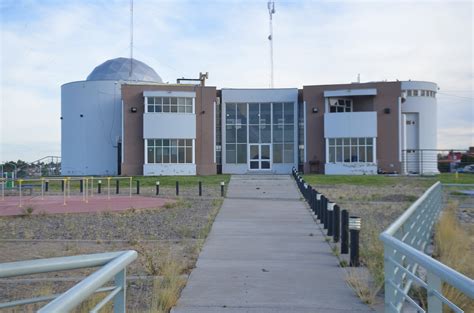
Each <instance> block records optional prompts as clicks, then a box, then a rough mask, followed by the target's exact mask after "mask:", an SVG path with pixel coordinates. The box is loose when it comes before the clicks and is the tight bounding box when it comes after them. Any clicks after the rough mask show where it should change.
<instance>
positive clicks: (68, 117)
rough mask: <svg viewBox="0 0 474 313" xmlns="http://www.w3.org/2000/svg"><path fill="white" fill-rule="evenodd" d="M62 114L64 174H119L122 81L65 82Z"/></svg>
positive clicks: (62, 87) (62, 94) (62, 92)
mask: <svg viewBox="0 0 474 313" xmlns="http://www.w3.org/2000/svg"><path fill="white" fill-rule="evenodd" d="M81 114H82V115H83V117H80V115H81ZM61 116H62V118H63V119H62V121H61V157H62V164H61V174H62V175H116V174H117V147H116V146H117V139H118V138H119V137H120V136H121V120H122V114H121V84H120V82H115V81H80V82H73V83H68V84H65V85H62V86H61Z"/></svg>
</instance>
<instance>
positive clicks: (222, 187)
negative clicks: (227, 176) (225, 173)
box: [221, 182, 225, 197]
mask: <svg viewBox="0 0 474 313" xmlns="http://www.w3.org/2000/svg"><path fill="white" fill-rule="evenodd" d="M224 186H225V182H221V197H223V196H224Z"/></svg>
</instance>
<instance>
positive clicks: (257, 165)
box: [249, 143, 272, 170]
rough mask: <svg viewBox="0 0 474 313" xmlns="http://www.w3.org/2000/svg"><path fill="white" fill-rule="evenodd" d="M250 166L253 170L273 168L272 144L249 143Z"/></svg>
mask: <svg viewBox="0 0 474 313" xmlns="http://www.w3.org/2000/svg"><path fill="white" fill-rule="evenodd" d="M249 148H250V149H249V160H250V163H249V168H250V169H251V170H270V169H271V150H272V149H271V144H266V143H259V144H249Z"/></svg>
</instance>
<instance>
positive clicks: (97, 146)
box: [61, 58, 162, 176]
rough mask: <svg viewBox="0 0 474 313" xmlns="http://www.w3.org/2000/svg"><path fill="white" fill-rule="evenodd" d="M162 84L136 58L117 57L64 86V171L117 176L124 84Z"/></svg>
mask: <svg viewBox="0 0 474 313" xmlns="http://www.w3.org/2000/svg"><path fill="white" fill-rule="evenodd" d="M127 81H140V82H154V83H162V80H161V78H160V76H158V74H156V72H155V71H154V70H153V69H152V68H151V67H149V66H148V65H146V64H144V63H142V62H140V61H137V60H135V59H132V60H130V59H127V58H117V59H112V60H109V61H106V62H104V63H103V64H101V65H99V66H97V67H96V68H95V69H94V70H93V71H92V72H91V74H90V75H89V76H88V77H87V80H85V81H78V82H71V83H67V84H64V85H62V86H61V157H62V158H61V159H62V163H61V174H62V175H71V176H73V175H117V174H118V167H119V166H120V164H119V163H118V160H119V159H120V157H119V156H120V153H121V151H120V144H121V133H122V100H121V98H122V97H121V85H122V83H124V82H127Z"/></svg>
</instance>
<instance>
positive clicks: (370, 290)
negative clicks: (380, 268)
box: [346, 269, 383, 304]
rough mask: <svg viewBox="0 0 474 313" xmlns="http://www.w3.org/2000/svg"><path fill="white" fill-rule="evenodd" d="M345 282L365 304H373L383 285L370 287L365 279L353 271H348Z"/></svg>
mask: <svg viewBox="0 0 474 313" xmlns="http://www.w3.org/2000/svg"><path fill="white" fill-rule="evenodd" d="M346 282H347V284H348V285H349V287H351V288H352V289H353V290H354V292H355V293H356V295H357V296H358V297H359V299H361V300H362V302H364V303H366V304H374V303H375V297H376V296H377V294H378V292H379V291H380V289H381V288H382V286H383V284H380V285H375V286H371V284H370V283H369V281H368V279H367V278H366V277H362V275H361V274H359V273H358V272H357V271H356V270H354V269H349V270H348V271H347V272H346Z"/></svg>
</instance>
